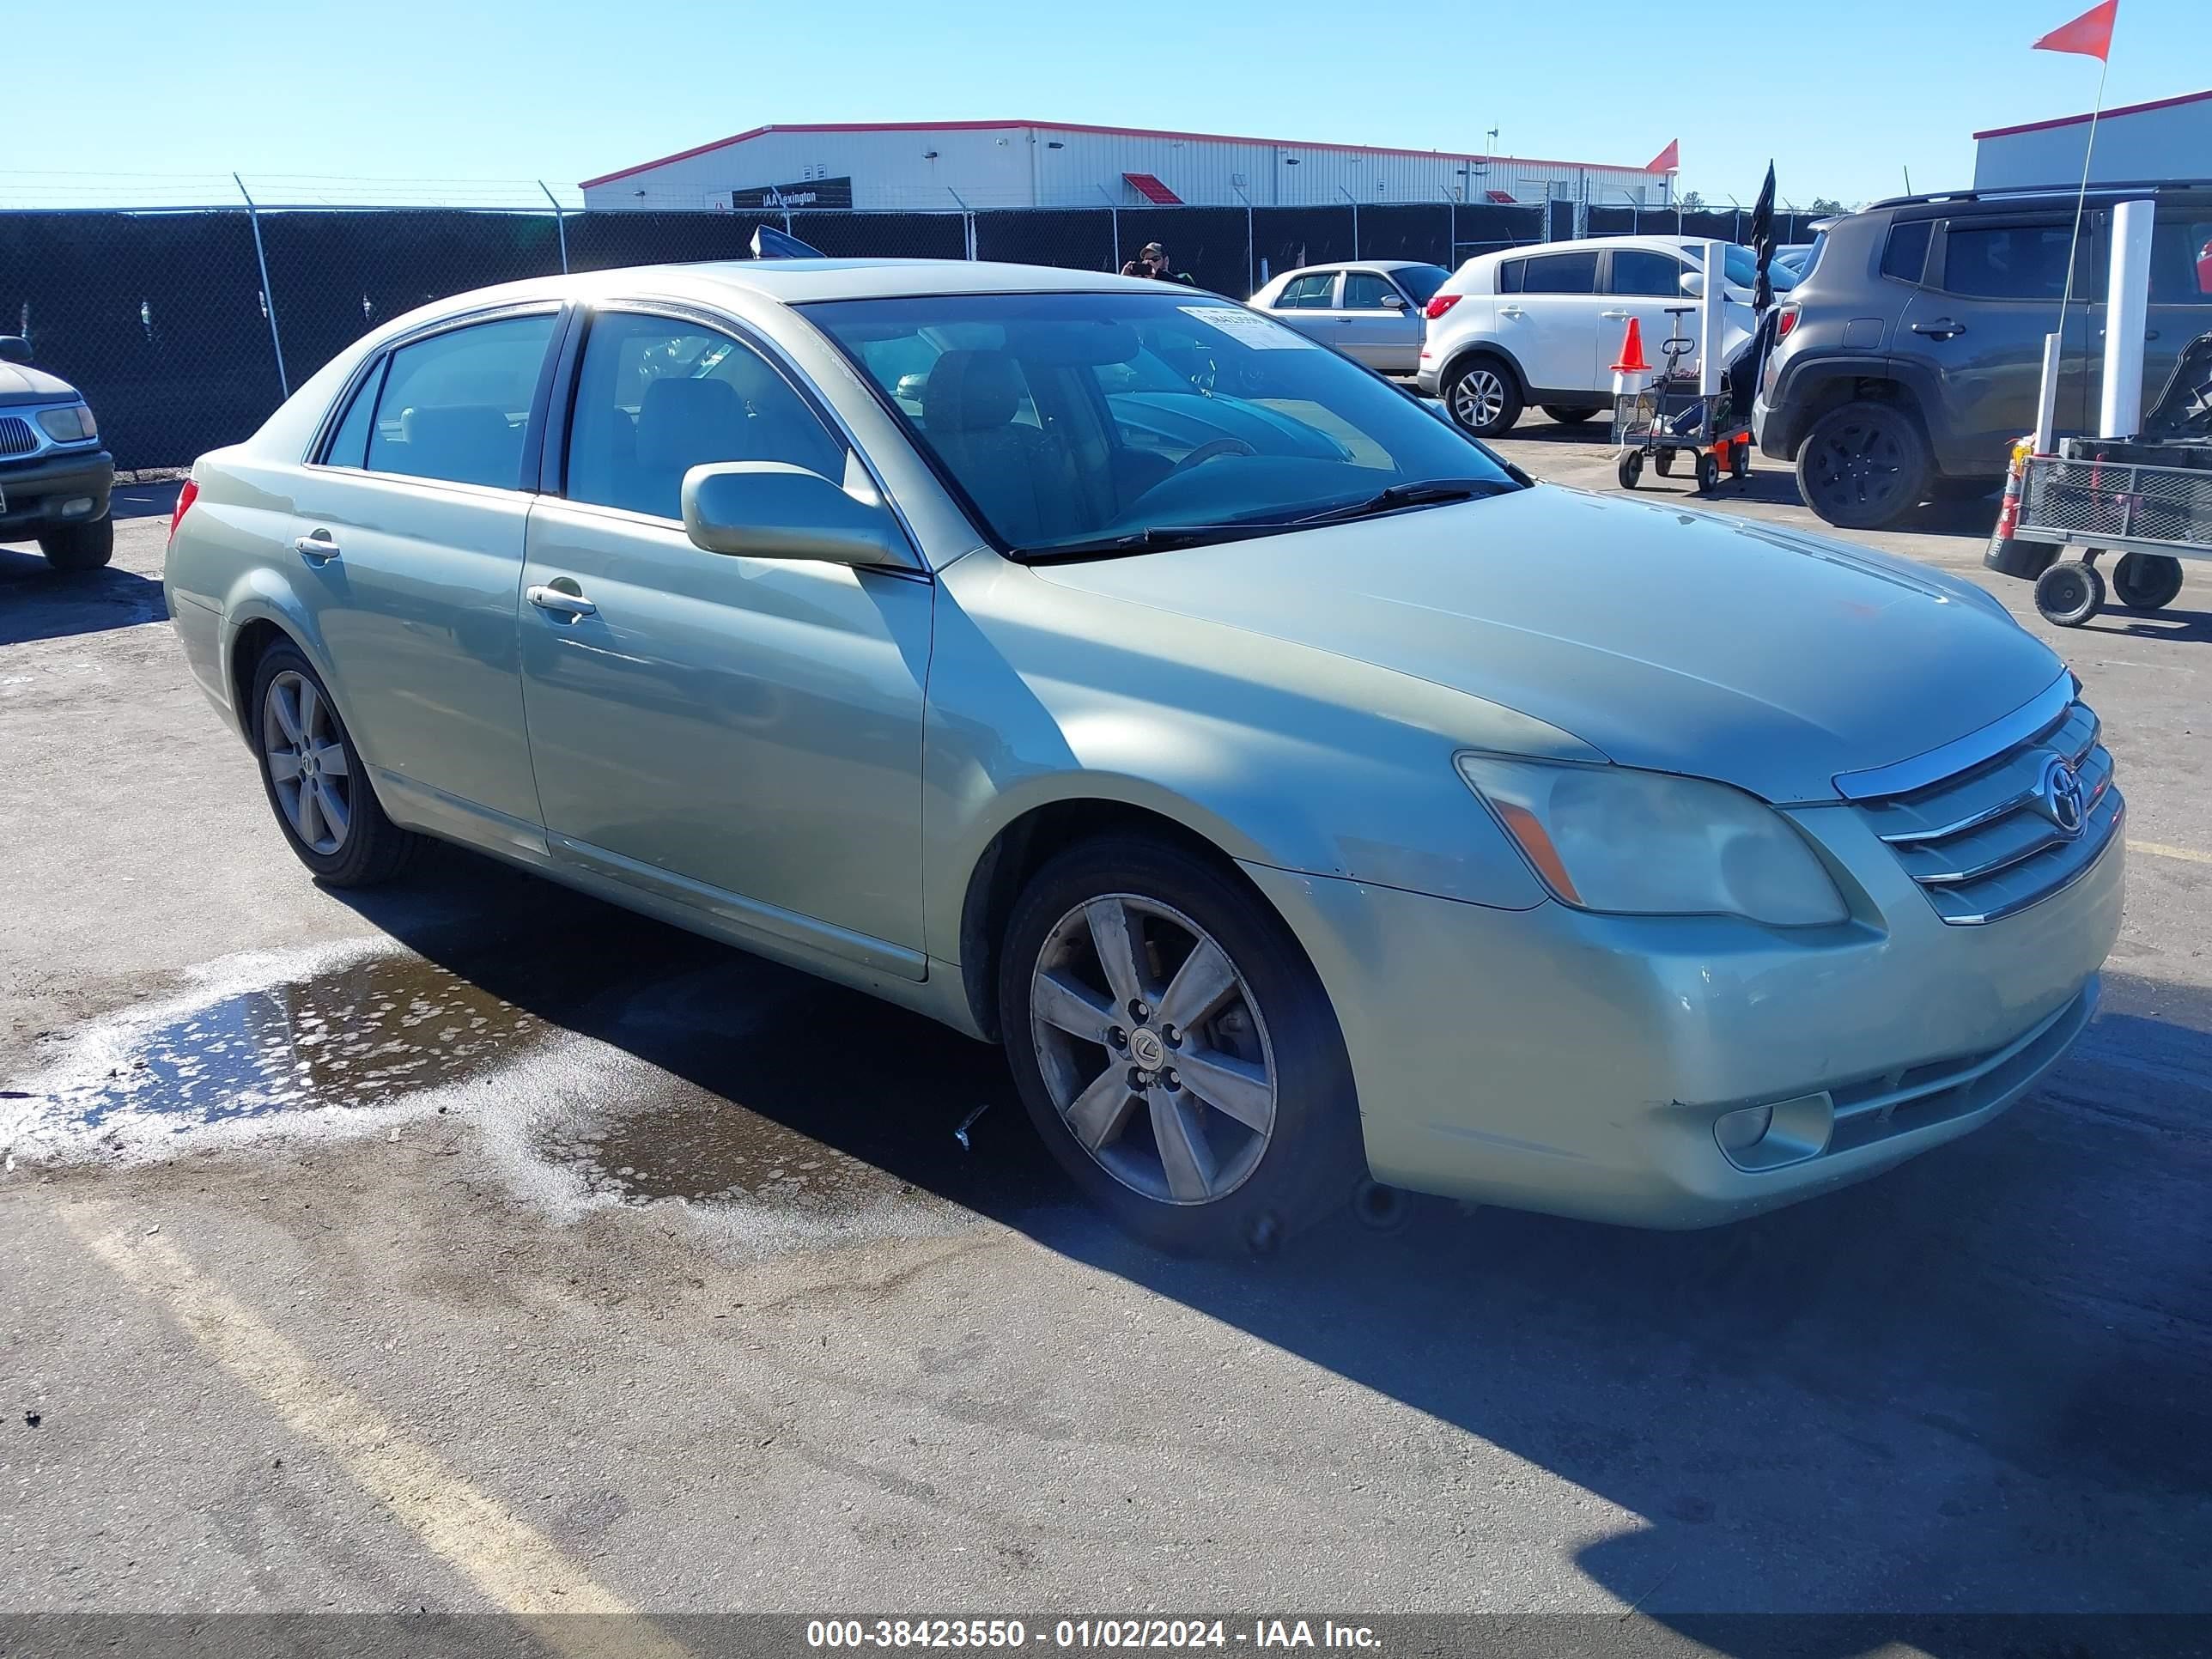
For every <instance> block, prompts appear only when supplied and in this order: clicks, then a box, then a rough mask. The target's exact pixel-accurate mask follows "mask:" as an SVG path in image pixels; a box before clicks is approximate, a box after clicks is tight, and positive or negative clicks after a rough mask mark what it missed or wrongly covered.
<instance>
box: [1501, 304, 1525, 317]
mask: <svg viewBox="0 0 2212 1659" xmlns="http://www.w3.org/2000/svg"><path fill="white" fill-rule="evenodd" d="M1498 315H1499V316H1501V317H1525V316H1527V315H1528V313H1527V312H1525V311H1523V310H1522V309H1521V307H1519V306H1500V307H1498Z"/></svg>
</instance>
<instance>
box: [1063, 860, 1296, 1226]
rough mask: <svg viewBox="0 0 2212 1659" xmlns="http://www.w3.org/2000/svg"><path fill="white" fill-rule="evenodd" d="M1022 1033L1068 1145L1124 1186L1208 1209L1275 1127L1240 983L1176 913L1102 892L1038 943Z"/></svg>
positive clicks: (1262, 1053)
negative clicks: (1025, 1033) (1027, 1027)
mask: <svg viewBox="0 0 2212 1659" xmlns="http://www.w3.org/2000/svg"><path fill="white" fill-rule="evenodd" d="M1030 1037H1031V1041H1032V1042H1034V1044H1035V1046H1036V1058H1037V1064H1038V1069H1039V1070H1040V1072H1041V1073H1042V1075H1043V1079H1044V1084H1045V1087H1046V1090H1047V1091H1048V1093H1049V1094H1050V1096H1051V1098H1052V1103H1053V1106H1054V1109H1055V1110H1056V1111H1057V1112H1058V1113H1059V1115H1060V1121H1061V1122H1062V1124H1063V1125H1065V1126H1066V1129H1067V1132H1068V1133H1069V1134H1070V1135H1071V1136H1072V1137H1073V1139H1074V1140H1075V1142H1076V1144H1077V1145H1078V1146H1081V1147H1082V1148H1083V1150H1084V1151H1085V1152H1086V1153H1088V1154H1089V1155H1090V1156H1091V1158H1092V1159H1093V1160H1094V1161H1095V1162H1097V1164H1098V1165H1099V1167H1100V1168H1102V1169H1103V1170H1106V1172H1107V1173H1108V1174H1109V1175H1111V1176H1113V1177H1114V1178H1115V1180H1116V1181H1118V1182H1121V1184H1122V1185H1123V1186H1125V1187H1127V1188H1129V1189H1130V1190H1131V1191H1133V1192H1135V1193H1138V1194H1141V1195H1143V1196H1145V1197H1146V1198H1151V1199H1154V1200H1158V1201H1160V1202H1162V1203H1168V1204H1181V1205H1195V1204H1207V1203H1212V1202H1213V1201H1215V1200H1218V1199H1221V1198H1224V1197H1226V1196H1227V1195H1228V1194H1231V1193H1232V1192H1234V1191H1235V1190H1236V1189H1237V1188H1238V1187H1240V1186H1241V1185H1243V1182H1245V1181H1246V1180H1247V1179H1249V1177H1250V1176H1251V1174H1252V1172H1253V1170H1255V1169H1257V1168H1258V1167H1259V1164H1260V1160H1261V1158H1262V1157H1264V1156H1265V1155H1266V1152H1267V1145H1268V1141H1269V1139H1270V1137H1271V1136H1272V1135H1273V1132H1274V1127H1275V1103H1276V1073H1275V1064H1274V1056H1273V1048H1272V1047H1271V1045H1270V1044H1269V1042H1268V1039H1267V1026H1266V1024H1265V1023H1264V1022H1263V1020H1262V1019H1261V1014H1260V1009H1259V1006H1258V1004H1257V1002H1256V1001H1255V999H1254V997H1253V994H1252V991H1251V987H1250V986H1249V984H1248V983H1247V982H1246V981H1245V978H1244V975H1243V974H1242V973H1241V972H1240V971H1239V970H1238V969H1237V965H1236V963H1234V962H1232V961H1231V959H1230V957H1229V955H1228V953H1227V952H1226V951H1224V950H1223V949H1222V947H1221V945H1220V944H1219V943H1218V941H1217V940H1216V939H1214V938H1213V937H1212V935H1211V934H1209V933H1207V932H1206V930H1205V929H1204V928H1203V927H1200V926H1199V925H1198V924H1197V923H1196V922H1195V921H1192V920H1191V919H1190V918H1189V917H1188V916H1187V915H1183V914H1182V912H1181V911H1179V910H1176V909H1175V908H1173V907H1171V906H1170V905H1166V904H1164V903H1161V902H1159V901H1158V900H1156V899H1148V898H1145V897H1142V896H1139V895H1137V894H1133V893H1109V894H1106V895H1103V896H1100V897H1097V898H1093V899H1090V900H1088V901H1086V902H1084V903H1082V904H1079V905H1077V906H1076V907H1075V908H1073V909H1071V910H1069V911H1068V912H1067V913H1066V915H1063V916H1062V917H1061V918H1060V921H1058V922H1056V923H1055V924H1054V926H1053V928H1052V930H1051V932H1050V933H1048V934H1047V935H1046V936H1045V941H1044V945H1043V947H1042V949H1041V950H1040V951H1038V953H1037V960H1036V965H1035V967H1034V969H1032V972H1031V976H1030Z"/></svg>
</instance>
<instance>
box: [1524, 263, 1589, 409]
mask: <svg viewBox="0 0 2212 1659" xmlns="http://www.w3.org/2000/svg"><path fill="white" fill-rule="evenodd" d="M1597 260H1598V255H1597V250H1596V249H1595V248H1589V249H1586V250H1583V251H1580V252H1573V253H1534V254H1530V255H1529V256H1528V258H1525V259H1509V260H1507V261H1505V262H1504V264H1502V265H1501V266H1499V268H1498V275H1499V278H1500V281H1499V292H1498V343H1499V344H1500V345H1502V346H1504V347H1505V349H1507V350H1509V351H1510V352H1511V353H1512V354H1513V356H1514V360H1515V361H1516V362H1518V363H1519V364H1520V365H1521V377H1522V380H1525V381H1527V382H1528V390H1529V392H1530V393H1531V394H1532V396H1534V397H1538V398H1541V396H1543V394H1545V393H1547V392H1568V393H1572V394H1576V395H1580V394H1582V393H1585V392H1595V391H1596V390H1597V388H1598V380H1597V369H1596V363H1597V340H1598V330H1599V322H1598V312H1599V311H1600V310H1601V308H1602V307H1603V305H1604V301H1603V300H1602V299H1601V296H1600V295H1599V294H1598V291H1597ZM1509 289H1510V291H1509ZM1607 385H1610V382H1609V381H1608V382H1607Z"/></svg>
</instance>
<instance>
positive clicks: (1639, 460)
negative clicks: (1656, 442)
mask: <svg viewBox="0 0 2212 1659" xmlns="http://www.w3.org/2000/svg"><path fill="white" fill-rule="evenodd" d="M1662 453H1663V452H1662ZM1662 471H1664V469H1663V468H1662ZM1613 477H1616V478H1618V479H1620V487H1621V488H1622V489H1635V488H1636V486H1637V484H1638V483H1639V482H1641V481H1642V479H1643V477H1644V452H1643V451H1642V450H1640V449H1624V450H1622V451H1621V452H1620V460H1619V461H1618V462H1617V463H1616V464H1615V465H1614V466H1613Z"/></svg>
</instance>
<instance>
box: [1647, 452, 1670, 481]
mask: <svg viewBox="0 0 2212 1659" xmlns="http://www.w3.org/2000/svg"><path fill="white" fill-rule="evenodd" d="M1652 470H1653V471H1656V472H1657V473H1658V475H1659V476H1660V477H1662V478H1671V477H1674V451H1673V450H1671V449H1662V450H1661V451H1660V452H1659V453H1658V454H1657V455H1656V456H1655V457H1654V458H1653V459H1652Z"/></svg>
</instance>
